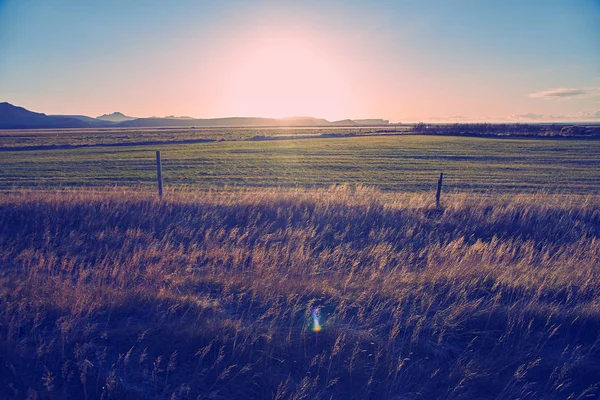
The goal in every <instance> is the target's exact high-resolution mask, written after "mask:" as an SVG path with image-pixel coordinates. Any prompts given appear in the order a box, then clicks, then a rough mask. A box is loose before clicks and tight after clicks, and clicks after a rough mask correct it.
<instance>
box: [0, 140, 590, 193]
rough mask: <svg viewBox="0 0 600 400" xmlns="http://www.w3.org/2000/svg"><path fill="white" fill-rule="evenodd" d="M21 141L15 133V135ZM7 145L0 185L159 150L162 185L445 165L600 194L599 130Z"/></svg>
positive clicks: (104, 166)
mask: <svg viewBox="0 0 600 400" xmlns="http://www.w3.org/2000/svg"><path fill="white" fill-rule="evenodd" d="M13 144H14V143H13ZM5 145H6V146H4V151H1V152H0V158H1V159H2V169H1V170H0V188H1V189H4V190H6V189H11V188H32V187H35V188H48V187H51V188H54V187H71V186H114V185H118V186H122V185H126V186H146V187H150V186H151V185H154V184H155V174H156V171H155V154H154V151H155V150H161V152H162V158H163V171H164V180H165V186H167V187H171V188H174V187H179V186H181V185H190V186H192V187H198V188H207V187H224V186H245V187H273V186H275V187H277V186H281V187H295V186H302V187H313V186H316V187H323V186H330V185H334V184H347V185H366V186H373V187H377V188H380V189H382V190H395V191H421V190H431V189H432V188H433V186H434V185H435V182H436V179H437V175H438V174H439V172H440V171H444V173H445V175H446V180H445V187H446V188H447V189H449V190H456V191H463V190H467V191H491V192H497V191H498V192H507V191H515V192H532V191H539V190H542V191H548V192H552V193H557V192H558V193H580V194H586V193H591V194H597V193H599V192H600V140H591V139H590V140H550V139H532V140H525V139H483V138H465V137H450V136H366V137H349V138H330V139H323V138H318V139H293V140H268V141H220V142H207V143H195V144H168V145H152V146H148V145H145V146H139V145H138V146H123V147H109V146H92V147H82V148H70V149H52V150H48V149H44V150H25V151H7V148H8V147H10V143H9V144H6V143H5Z"/></svg>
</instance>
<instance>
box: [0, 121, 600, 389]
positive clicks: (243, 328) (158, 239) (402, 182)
mask: <svg viewBox="0 0 600 400" xmlns="http://www.w3.org/2000/svg"><path fill="white" fill-rule="evenodd" d="M45 134H49V132H46V133H45ZM118 134H124V133H123V132H122V131H121V132H120V133H114V135H118ZM318 134H321V133H318ZM36 135H37V133H36ZM74 137H75V138H76V139H74V140H81V141H83V140H85V138H84V137H79V136H74ZM13 139H14V138H13ZM13 139H11V140H13ZM38 139H39V138H36V139H35V140H38ZM92 140H95V139H93V138H92ZM111 140H113V141H114V142H112V143H107V144H111V145H110V146H104V145H98V144H99V143H88V144H92V146H87V147H79V148H60V147H54V148H52V149H51V148H48V147H45V148H36V147H35V146H33V144H32V143H29V144H26V145H24V146H21V147H28V149H27V150H25V149H23V148H21V149H19V145H16V144H15V143H16V142H14V140H13V141H10V140H9V141H8V142H4V144H3V146H4V147H3V148H2V149H1V151H0V157H1V158H2V168H1V169H0V189H1V191H0V398H41V399H46V398H47V399H53V398H57V399H58V398H60V399H65V398H66V399H80V398H84V399H92V398H103V399H109V398H133V399H137V398H139V399H232V398H248V399H288V398H289V399H390V400H402V399H409V398H410V399H412V398H422V399H432V398H436V399H437V398H444V399H473V398H477V399H490V400H491V399H497V400H499V399H507V400H508V399H516V398H519V399H585V398H597V396H598V395H600V391H599V390H600V378H599V377H600V348H599V346H600V336H599V334H598V332H600V283H599V282H600V196H598V194H599V193H600V140H591V139H588V140H583V139H578V140H564V139H563V140H556V139H554V140H550V139H534V140H531V139H529V140H525V139H514V138H513V139H509V138H505V139H483V138H467V137H451V136H445V137H442V136H364V137H338V138H329V139H325V138H310V139H308V138H306V139H298V138H294V139H289V138H288V139H287V140H244V139H240V140H233V141H211V142H203V143H188V144H181V143H180V144H174V143H171V144H160V145H159V144H156V145H139V144H138V145H131V143H129V144H127V145H126V146H112V144H116V143H117V136H114V137H112V139H111ZM126 141H127V140H126ZM7 143H8V144H7ZM55 144H56V142H55ZM80 144H82V143H80ZM21 145H22V143H21ZM31 146H33V147H31ZM53 146H54V145H53ZM9 147H10V149H9ZM155 150H161V152H162V158H163V173H164V177H165V185H166V194H165V197H164V199H163V200H162V201H161V200H159V199H158V198H157V196H156V194H155V189H154V187H155V174H156V170H155V158H154V157H155V154H154V151H155ZM440 171H444V173H445V176H446V179H445V183H444V185H445V186H444V187H445V193H444V195H443V197H442V207H440V208H438V207H435V206H434V204H433V198H434V195H433V192H432V189H433V188H434V186H435V184H436V180H437V177H438V174H439V172H440ZM313 313H316V315H317V317H318V319H319V323H320V325H321V327H322V329H321V330H320V331H319V332H316V331H313V329H311V328H313V326H314V316H313Z"/></svg>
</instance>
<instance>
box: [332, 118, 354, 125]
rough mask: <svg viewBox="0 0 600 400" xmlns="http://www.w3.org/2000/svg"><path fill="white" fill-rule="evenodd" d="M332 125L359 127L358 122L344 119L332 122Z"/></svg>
mask: <svg viewBox="0 0 600 400" xmlns="http://www.w3.org/2000/svg"><path fill="white" fill-rule="evenodd" d="M331 125H335V126H353V125H358V124H357V123H356V122H354V121H352V120H351V119H342V120H340V121H335V122H332V123H331Z"/></svg>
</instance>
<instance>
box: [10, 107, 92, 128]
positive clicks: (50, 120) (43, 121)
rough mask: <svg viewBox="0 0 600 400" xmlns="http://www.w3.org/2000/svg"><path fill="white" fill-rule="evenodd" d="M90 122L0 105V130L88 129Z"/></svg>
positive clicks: (90, 125)
mask: <svg viewBox="0 0 600 400" xmlns="http://www.w3.org/2000/svg"><path fill="white" fill-rule="evenodd" d="M92 126H94V125H93V124H91V123H90V122H87V121H84V120H81V119H78V118H74V117H71V116H61V115H46V114H43V113H37V112H33V111H29V110H27V109H25V108H23V107H17V106H13V105H12V104H10V103H6V102H4V103H0V129H42V128H90V127H92Z"/></svg>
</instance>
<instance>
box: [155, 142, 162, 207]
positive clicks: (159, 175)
mask: <svg viewBox="0 0 600 400" xmlns="http://www.w3.org/2000/svg"><path fill="white" fill-rule="evenodd" d="M156 178H157V180H158V196H159V197H162V195H163V181H162V166H161V164H160V151H157V152H156Z"/></svg>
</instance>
